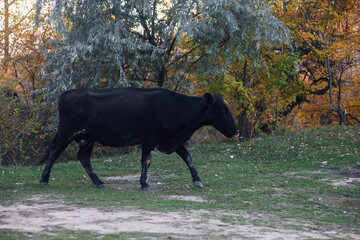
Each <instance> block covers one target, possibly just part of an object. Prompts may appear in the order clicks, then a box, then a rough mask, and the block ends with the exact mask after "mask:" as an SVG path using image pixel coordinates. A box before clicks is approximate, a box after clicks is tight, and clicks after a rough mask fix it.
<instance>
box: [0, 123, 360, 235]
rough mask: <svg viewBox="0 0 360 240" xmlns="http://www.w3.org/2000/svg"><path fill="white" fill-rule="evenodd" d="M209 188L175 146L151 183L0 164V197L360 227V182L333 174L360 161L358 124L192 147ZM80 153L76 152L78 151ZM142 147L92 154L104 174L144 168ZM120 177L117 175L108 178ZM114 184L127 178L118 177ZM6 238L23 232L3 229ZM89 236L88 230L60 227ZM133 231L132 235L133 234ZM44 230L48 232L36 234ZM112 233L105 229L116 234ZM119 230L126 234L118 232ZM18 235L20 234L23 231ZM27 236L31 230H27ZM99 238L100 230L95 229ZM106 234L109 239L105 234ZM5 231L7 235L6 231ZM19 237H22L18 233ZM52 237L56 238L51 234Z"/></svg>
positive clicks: (160, 160)
mask: <svg viewBox="0 0 360 240" xmlns="http://www.w3.org/2000/svg"><path fill="white" fill-rule="evenodd" d="M188 149H189V151H190V152H191V153H192V156H193V159H194V164H195V166H196V168H197V170H198V172H199V174H200V177H201V178H202V181H203V184H204V188H203V189H198V188H195V187H193V185H192V181H191V177H190V173H189V171H188V170H187V168H186V165H185V164H184V162H183V161H182V160H181V159H180V158H179V157H178V156H177V155H175V154H172V155H163V154H161V153H159V152H155V153H154V155H153V161H152V165H151V167H150V169H149V176H150V181H151V182H154V183H157V182H159V183H161V184H158V185H157V184H155V186H154V190H153V191H146V192H144V191H140V190H139V189H134V188H128V189H126V188H125V189H116V188H108V189H105V190H104V189H97V188H95V187H94V186H93V185H92V183H91V181H90V179H89V178H88V176H87V175H86V173H85V171H84V170H83V168H82V167H81V164H80V163H79V162H69V163H59V164H56V165H55V166H54V168H53V171H52V175H51V180H50V187H45V188H44V187H42V186H40V185H39V184H38V180H39V179H40V175H41V172H42V168H39V167H37V168H31V167H18V168H12V167H2V168H0V192H1V194H0V205H11V204H14V203H19V202H20V203H26V204H33V203H35V202H36V201H37V200H32V199H31V196H33V195H36V194H41V195H42V196H44V197H45V196H46V197H47V198H48V199H44V200H45V201H50V202H56V201H58V199H61V201H66V202H67V204H72V205H79V206H91V207H101V208H108V207H113V208H124V207H130V208H132V207H135V208H140V209H146V210H152V211H182V210H203V209H204V210H210V211H211V210H224V211H245V212H247V213H248V214H251V215H252V216H255V217H253V218H251V219H244V218H242V217H223V219H222V221H223V222H225V223H231V222H243V223H247V224H254V225H259V226H269V227H273V226H274V223H275V224H278V223H281V224H283V225H285V227H288V228H300V229H301V228H302V225H299V224H298V223H304V225H305V224H307V225H308V224H310V225H312V227H313V228H314V229H321V228H331V227H334V226H336V227H337V228H345V229H347V228H348V229H359V226H360V224H359V220H360V218H359V216H360V184H359V182H358V181H357V182H353V183H351V184H352V185H347V186H335V185H332V184H331V183H332V182H331V181H333V180H339V179H346V178H347V177H346V176H342V175H334V174H331V171H335V170H346V169H348V168H349V167H353V168H354V167H355V168H356V167H357V166H359V165H360V158H359V152H360V128H359V127H331V128H317V129H312V130H308V131H303V132H297V133H292V132H289V133H285V134H283V135H280V136H274V137H264V138H259V139H255V140H252V141H249V142H244V143H239V142H228V143H209V144H199V145H192V146H189V147H188ZM74 157H75V156H74ZM139 160H140V155H139V154H131V155H123V156H119V157H113V158H111V159H108V158H103V159H93V160H92V163H93V167H94V170H95V172H96V173H97V174H98V175H99V176H101V178H104V177H107V176H122V175H129V174H137V173H139V172H140V162H139ZM106 183H108V184H114V183H115V182H113V181H107V182H106ZM116 184H119V185H120V186H121V184H126V182H125V181H123V182H121V181H120V182H116ZM172 195H181V196H183V195H184V196H197V197H201V198H203V199H206V200H207V201H206V202H194V201H181V200H176V199H171V198H168V196H172ZM0 234H1V235H3V236H7V239H17V238H18V237H19V236H23V234H22V233H19V232H12V231H7V232H6V231H5V230H1V229H0ZM69 234H70V235H71V234H72V235H75V236H78V238H80V239H89V238H90V237H89V236H91V234H90V233H87V232H79V233H77V234H74V233H69V232H61V233H59V235H61V236H64V237H59V239H62V238H64V239H66V238H67V237H66V236H68V235H69ZM132 236H133V235H132ZM38 237H39V238H42V236H38ZM112 237H113V236H110V235H108V236H106V238H108V239H112ZM117 237H119V238H125V239H126V238H127V236H125V235H122V236H120V235H118V236H117ZM19 238H20V237H19ZM25 238H26V237H25ZM92 238H97V236H95V235H94V236H92ZM106 238H105V239H106ZM5 239H6V238H5ZM20 239H21V238H20ZM50 239H51V238H50Z"/></svg>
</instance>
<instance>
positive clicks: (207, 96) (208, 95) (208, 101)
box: [204, 93, 215, 106]
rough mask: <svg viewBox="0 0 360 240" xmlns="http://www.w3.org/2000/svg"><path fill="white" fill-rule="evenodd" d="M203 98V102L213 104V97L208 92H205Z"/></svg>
mask: <svg viewBox="0 0 360 240" xmlns="http://www.w3.org/2000/svg"><path fill="white" fill-rule="evenodd" d="M204 99H205V102H206V103H207V104H209V105H210V106H212V105H214V103H215V98H214V97H213V95H211V94H210V93H205V94H204Z"/></svg>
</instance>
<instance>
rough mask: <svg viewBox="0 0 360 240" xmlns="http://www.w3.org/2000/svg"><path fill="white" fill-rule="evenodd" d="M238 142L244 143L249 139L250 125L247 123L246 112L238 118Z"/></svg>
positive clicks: (250, 133) (250, 134)
mask: <svg viewBox="0 0 360 240" xmlns="http://www.w3.org/2000/svg"><path fill="white" fill-rule="evenodd" d="M238 129H239V141H240V142H244V141H247V140H250V139H251V136H252V132H251V131H252V124H251V122H250V121H249V118H248V114H247V112H246V110H244V111H242V112H241V113H240V114H239V117H238Z"/></svg>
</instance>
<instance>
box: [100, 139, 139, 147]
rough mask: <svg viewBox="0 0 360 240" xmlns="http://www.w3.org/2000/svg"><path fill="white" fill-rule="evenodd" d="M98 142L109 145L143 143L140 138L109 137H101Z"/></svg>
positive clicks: (120, 145)
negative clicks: (114, 138)
mask: <svg viewBox="0 0 360 240" xmlns="http://www.w3.org/2000/svg"><path fill="white" fill-rule="evenodd" d="M96 142H98V143H100V144H101V145H104V146H108V147H126V146H134V145H139V144H141V140H140V139H131V140H119V139H116V140H108V139H99V140H96Z"/></svg>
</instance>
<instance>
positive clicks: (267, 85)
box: [194, 47, 303, 141]
mask: <svg viewBox="0 0 360 240" xmlns="http://www.w3.org/2000/svg"><path fill="white" fill-rule="evenodd" d="M261 51H262V56H263V57H262V60H261V61H262V62H264V65H262V67H259V68H258V69H255V68H253V67H251V65H252V63H251V61H252V60H250V59H243V60H242V61H235V62H234V63H233V64H232V65H230V66H229V68H228V69H227V70H226V72H225V73H223V74H219V75H215V76H213V78H212V79H207V78H206V77H203V78H201V77H200V76H195V77H194V84H197V86H198V88H199V90H200V91H201V92H203V91H210V92H213V93H215V92H222V93H223V94H224V98H225V99H227V101H228V102H229V105H230V106H231V108H232V112H233V114H234V115H235V119H237V123H238V128H239V133H240V141H244V140H249V139H251V138H253V137H254V136H256V135H257V134H258V133H259V132H260V131H263V132H266V133H272V134H275V133H276V132H277V131H278V129H279V127H281V126H282V124H281V123H283V122H284V121H283V120H284V115H283V112H282V109H283V108H284V107H285V106H287V105H288V104H289V103H290V102H291V101H292V100H293V99H294V98H295V97H296V95H298V94H299V93H300V92H301V91H302V89H303V86H302V84H301V82H300V81H299V78H298V71H297V64H298V61H299V59H298V55H297V54H295V53H292V52H289V51H288V50H287V49H286V48H283V49H282V50H281V49H274V48H270V47H268V48H262V49H261ZM258 61H260V60H258ZM198 79H200V80H198Z"/></svg>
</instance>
